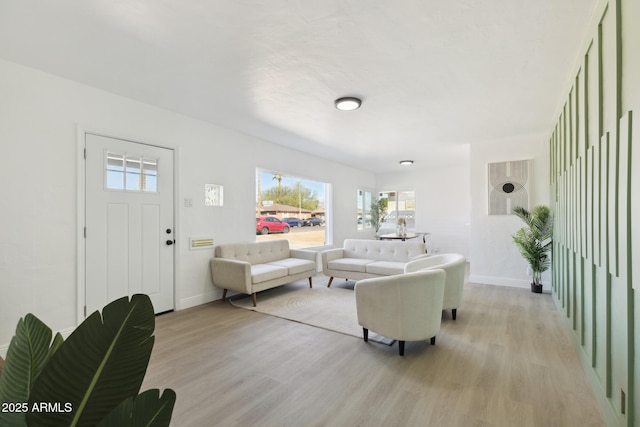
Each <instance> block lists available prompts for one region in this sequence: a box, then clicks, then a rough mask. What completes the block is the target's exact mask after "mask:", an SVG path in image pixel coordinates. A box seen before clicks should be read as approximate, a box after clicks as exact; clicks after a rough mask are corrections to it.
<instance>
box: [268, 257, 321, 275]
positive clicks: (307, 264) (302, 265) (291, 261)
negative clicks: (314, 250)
mask: <svg viewBox="0 0 640 427" xmlns="http://www.w3.org/2000/svg"><path fill="white" fill-rule="evenodd" d="M267 265H276V266H279V267H285V268H287V269H288V271H289V274H290V275H293V274H299V273H304V272H305V271H314V270H315V268H316V264H315V263H314V262H313V261H309V260H307V259H299V258H285V259H279V260H277V261H273V262H270V263H268V264H267Z"/></svg>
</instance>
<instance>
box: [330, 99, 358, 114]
mask: <svg viewBox="0 0 640 427" xmlns="http://www.w3.org/2000/svg"><path fill="white" fill-rule="evenodd" d="M334 104H335V106H336V108H337V109H338V110H340V111H352V110H357V109H358V108H360V105H362V100H361V99H359V98H354V97H352V96H347V97H344V98H338V99H336V100H335V102H334Z"/></svg>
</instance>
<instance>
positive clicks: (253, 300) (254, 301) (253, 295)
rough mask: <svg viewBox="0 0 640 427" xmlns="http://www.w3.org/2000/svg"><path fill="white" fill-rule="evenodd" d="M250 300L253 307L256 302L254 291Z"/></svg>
mask: <svg viewBox="0 0 640 427" xmlns="http://www.w3.org/2000/svg"><path fill="white" fill-rule="evenodd" d="M251 302H253V306H254V307H255V306H256V305H257V303H256V293H255V292H254V293H252V294H251Z"/></svg>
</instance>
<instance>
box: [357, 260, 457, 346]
mask: <svg viewBox="0 0 640 427" xmlns="http://www.w3.org/2000/svg"><path fill="white" fill-rule="evenodd" d="M444 280H445V272H444V270H429V271H418V272H415V273H409V274H401V275H396V276H388V277H377V278H374V279H364V280H360V281H358V282H357V283H356V285H355V294H356V309H357V312H358V324H359V325H360V326H362V330H363V334H364V340H365V341H368V338H369V337H368V334H369V329H371V330H372V331H374V332H376V333H378V334H380V335H382V336H385V337H387V338H393V339H395V340H398V346H399V352H400V355H401V356H403V355H404V343H405V341H421V340H426V339H427V338H430V339H431V344H435V343H436V334H437V333H438V332H439V331H440V322H441V320H442V299H443V296H444Z"/></svg>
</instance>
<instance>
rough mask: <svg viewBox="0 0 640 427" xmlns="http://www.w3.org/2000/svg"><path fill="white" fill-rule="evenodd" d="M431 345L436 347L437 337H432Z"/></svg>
mask: <svg viewBox="0 0 640 427" xmlns="http://www.w3.org/2000/svg"><path fill="white" fill-rule="evenodd" d="M431 345H436V337H431Z"/></svg>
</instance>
